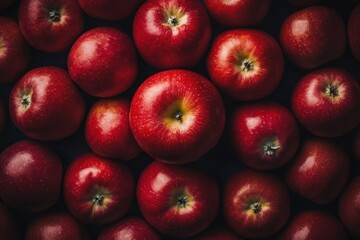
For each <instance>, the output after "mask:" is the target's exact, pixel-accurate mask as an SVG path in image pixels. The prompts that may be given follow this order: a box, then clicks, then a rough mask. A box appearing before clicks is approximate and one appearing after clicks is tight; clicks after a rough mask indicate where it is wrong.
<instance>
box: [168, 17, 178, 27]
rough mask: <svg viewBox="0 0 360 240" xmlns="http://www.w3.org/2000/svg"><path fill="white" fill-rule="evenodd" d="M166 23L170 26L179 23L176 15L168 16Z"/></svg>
mask: <svg viewBox="0 0 360 240" xmlns="http://www.w3.org/2000/svg"><path fill="white" fill-rule="evenodd" d="M167 24H169V25H170V26H172V27H176V26H178V25H179V19H178V18H177V17H176V16H169V17H168V20H167Z"/></svg>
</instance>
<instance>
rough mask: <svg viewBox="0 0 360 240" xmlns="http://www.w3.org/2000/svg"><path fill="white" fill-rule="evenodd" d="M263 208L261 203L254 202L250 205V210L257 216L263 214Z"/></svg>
mask: <svg viewBox="0 0 360 240" xmlns="http://www.w3.org/2000/svg"><path fill="white" fill-rule="evenodd" d="M261 209H262V206H261V203H260V202H254V203H252V204H250V210H252V211H253V212H254V213H255V214H258V213H260V212H261Z"/></svg>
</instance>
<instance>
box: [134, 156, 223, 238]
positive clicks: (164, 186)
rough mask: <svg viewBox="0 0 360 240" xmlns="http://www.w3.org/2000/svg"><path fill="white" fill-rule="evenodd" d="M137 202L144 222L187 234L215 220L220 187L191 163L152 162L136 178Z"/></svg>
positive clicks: (162, 230) (175, 234)
mask: <svg viewBox="0 0 360 240" xmlns="http://www.w3.org/2000/svg"><path fill="white" fill-rule="evenodd" d="M137 202H138V205H139V208H140V211H141V213H142V215H143V216H144V218H145V219H146V221H147V222H148V223H149V224H150V225H152V226H153V227H154V228H156V229H157V230H158V231H159V232H160V233H163V234H165V235H167V236H173V237H190V236H193V235H195V234H197V233H200V232H201V231H203V230H205V229H206V228H207V227H208V226H209V225H210V224H211V223H212V222H213V221H214V219H215V217H216V215H217V212H218V207H219V186H218V183H217V182H216V180H215V178H214V177H213V176H212V175H210V174H207V173H205V172H204V171H202V170H200V169H198V168H195V167H194V166H192V165H180V166H179V165H169V164H165V163H161V162H158V161H153V162H152V163H150V164H149V165H148V166H147V167H146V168H145V169H144V170H143V171H142V173H141V175H140V177H139V179H138V184H137Z"/></svg>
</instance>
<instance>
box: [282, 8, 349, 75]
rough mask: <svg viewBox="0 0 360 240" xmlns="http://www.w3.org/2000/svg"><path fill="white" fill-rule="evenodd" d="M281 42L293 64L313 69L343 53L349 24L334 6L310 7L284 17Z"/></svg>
mask: <svg viewBox="0 0 360 240" xmlns="http://www.w3.org/2000/svg"><path fill="white" fill-rule="evenodd" d="M280 44H281V46H282V49H283V51H284V53H285V55H287V56H288V57H289V58H290V60H291V61H292V62H293V64H294V65H296V66H297V67H299V68H302V69H314V68H316V67H319V66H321V65H323V64H325V63H328V62H330V61H333V60H335V59H338V58H339V57H341V56H342V55H343V54H344V52H345V49H346V44H347V40H346V26H345V23H344V21H343V19H342V17H341V16H340V15H339V13H337V12H336V11H335V10H334V9H332V8H329V7H327V6H312V7H307V8H304V9H302V10H300V11H297V12H295V13H293V14H292V15H290V16H289V17H287V18H286V19H285V20H284V22H283V24H282V26H281V29H280Z"/></svg>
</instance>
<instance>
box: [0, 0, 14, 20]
mask: <svg viewBox="0 0 360 240" xmlns="http://www.w3.org/2000/svg"><path fill="white" fill-rule="evenodd" d="M15 1H16V0H1V2H0V9H5V8H7V7H9V6H11V5H12V4H14V3H15ZM0 25H2V24H0Z"/></svg>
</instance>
